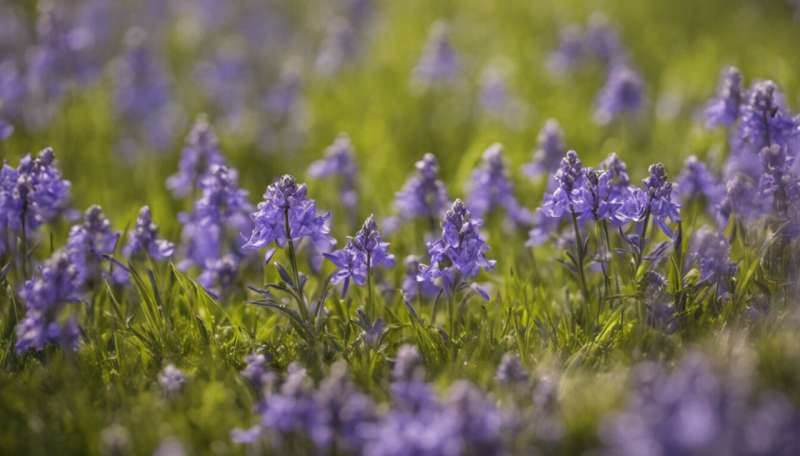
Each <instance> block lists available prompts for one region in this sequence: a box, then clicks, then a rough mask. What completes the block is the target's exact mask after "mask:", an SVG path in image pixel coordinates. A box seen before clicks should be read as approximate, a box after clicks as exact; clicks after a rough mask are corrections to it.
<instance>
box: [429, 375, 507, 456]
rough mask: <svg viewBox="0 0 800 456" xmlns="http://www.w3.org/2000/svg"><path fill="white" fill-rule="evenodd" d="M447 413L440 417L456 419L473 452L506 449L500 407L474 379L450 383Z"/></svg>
mask: <svg viewBox="0 0 800 456" xmlns="http://www.w3.org/2000/svg"><path fill="white" fill-rule="evenodd" d="M443 415H444V416H443V417H442V418H440V420H445V421H447V422H454V423H455V429H456V435H457V436H459V437H460V440H461V443H462V445H463V448H465V449H466V448H468V449H469V452H470V453H474V454H486V455H498V454H502V453H503V440H502V433H501V425H502V417H501V415H500V411H499V410H498V409H497V407H495V405H494V404H493V403H492V402H491V401H489V400H488V399H487V398H485V397H484V395H483V393H481V392H480V391H479V390H478V389H477V388H476V387H475V386H474V385H472V384H471V383H469V382H467V381H465V380H461V381H458V382H456V383H454V384H453V385H452V386H451V387H450V391H449V393H448V396H447V399H446V400H445V402H444V410H443Z"/></svg>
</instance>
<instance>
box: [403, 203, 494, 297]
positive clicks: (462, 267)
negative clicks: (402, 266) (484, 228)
mask: <svg viewBox="0 0 800 456" xmlns="http://www.w3.org/2000/svg"><path fill="white" fill-rule="evenodd" d="M481 224H482V221H481V220H480V219H478V218H472V215H471V213H470V211H469V209H467V207H466V206H465V205H464V203H463V202H462V201H461V200H458V199H457V200H456V201H455V202H454V203H453V205H452V206H451V207H450V209H449V210H448V211H447V213H446V214H445V215H444V218H443V220H442V236H441V237H440V238H439V239H437V240H434V241H429V242H428V256H429V257H430V264H428V265H425V264H422V265H420V267H419V270H420V273H419V275H418V276H417V280H418V281H419V282H421V283H422V284H423V285H424V286H430V285H431V284H433V285H435V286H437V287H439V288H440V289H442V290H443V291H444V292H445V293H447V294H452V293H453V292H454V291H456V288H457V287H458V286H459V285H463V284H464V281H465V280H469V279H472V278H474V277H475V276H476V275H478V272H480V270H481V269H485V270H491V269H494V266H495V261H494V260H489V259H487V258H486V252H488V251H489V246H488V245H487V244H486V241H485V240H484V239H483V236H482V235H481V234H480V232H479V231H478V230H479V228H480V227H481ZM475 289H476V290H478V291H479V292H480V294H481V295H482V296H483V297H484V298H485V299H488V298H489V296H488V295H487V294H486V293H485V292H483V291H480V289H479V288H477V287H475Z"/></svg>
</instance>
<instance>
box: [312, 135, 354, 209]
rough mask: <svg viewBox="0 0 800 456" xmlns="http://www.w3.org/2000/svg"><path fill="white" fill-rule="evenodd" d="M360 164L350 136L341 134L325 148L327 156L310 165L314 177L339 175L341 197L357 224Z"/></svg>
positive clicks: (343, 204)
mask: <svg viewBox="0 0 800 456" xmlns="http://www.w3.org/2000/svg"><path fill="white" fill-rule="evenodd" d="M357 174H358V166H357V165H356V160H355V152H354V150H353V144H352V143H351V142H350V137H349V136H347V135H346V134H344V133H342V134H340V135H339V136H338V137H337V138H336V140H335V141H334V142H333V144H331V145H330V146H328V148H327V149H325V156H324V157H323V158H321V159H319V160H317V161H315V162H313V163H311V165H309V167H308V176H309V177H311V178H313V179H319V178H323V177H334V176H336V177H339V199H340V200H341V202H342V206H344V208H345V209H346V210H347V212H348V213H349V215H350V218H351V219H353V224H355V223H356V222H355V217H356V214H357V210H358V193H357V192H356V184H357V178H358V176H357Z"/></svg>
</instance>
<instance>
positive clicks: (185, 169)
mask: <svg viewBox="0 0 800 456" xmlns="http://www.w3.org/2000/svg"><path fill="white" fill-rule="evenodd" d="M224 164H225V159H224V158H223V156H222V153H221V152H220V149H219V140H218V139H217V135H215V134H214V131H213V130H212V129H211V125H209V123H208V119H207V118H206V116H204V115H200V116H198V118H197V120H196V121H195V123H194V125H193V126H192V130H191V131H190V132H189V135H188V137H187V138H186V147H184V148H183V152H182V154H181V160H180V163H179V164H178V172H177V173H176V174H174V175H172V176H170V177H169V178H168V179H167V188H169V190H170V191H171V192H172V193H173V194H174V195H175V196H177V197H185V196H188V195H190V194H191V193H192V192H193V191H195V190H196V189H197V188H198V186H199V184H200V181H201V180H202V178H203V177H205V176H206V175H207V174H208V172H209V170H210V168H211V167H212V166H214V165H224Z"/></svg>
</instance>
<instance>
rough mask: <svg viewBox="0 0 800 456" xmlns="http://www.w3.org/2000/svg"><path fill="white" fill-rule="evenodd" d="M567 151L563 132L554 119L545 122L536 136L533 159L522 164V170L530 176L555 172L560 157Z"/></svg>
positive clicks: (534, 176)
mask: <svg viewBox="0 0 800 456" xmlns="http://www.w3.org/2000/svg"><path fill="white" fill-rule="evenodd" d="M566 153H567V148H566V146H564V133H563V132H562V131H561V126H560V125H559V124H558V121H557V120H555V119H549V120H547V122H545V124H544V126H543V127H542V129H541V130H539V135H538V136H537V137H536V151H535V152H534V153H533V161H532V162H531V163H528V164H526V165H524V166H523V168H522V172H523V173H525V175H527V176H528V177H530V178H536V177H539V176H541V175H548V174H552V173H555V172H556V171H557V170H558V165H559V164H560V163H561V159H562V158H563V157H564V155H565V154H566Z"/></svg>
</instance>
